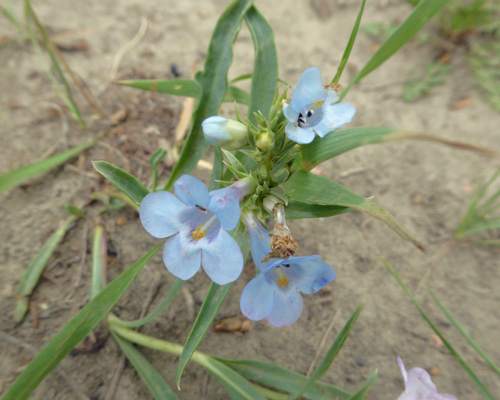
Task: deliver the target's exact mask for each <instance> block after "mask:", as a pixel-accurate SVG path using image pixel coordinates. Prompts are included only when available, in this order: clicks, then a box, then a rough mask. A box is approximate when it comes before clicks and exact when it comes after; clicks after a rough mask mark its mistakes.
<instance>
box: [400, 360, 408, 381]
mask: <svg viewBox="0 0 500 400" xmlns="http://www.w3.org/2000/svg"><path fill="white" fill-rule="evenodd" d="M398 365H399V369H400V371H401V375H403V380H404V381H405V385H406V382H407V381H408V372H406V368H405V365H404V364H403V360H402V359H401V357H399V356H398Z"/></svg>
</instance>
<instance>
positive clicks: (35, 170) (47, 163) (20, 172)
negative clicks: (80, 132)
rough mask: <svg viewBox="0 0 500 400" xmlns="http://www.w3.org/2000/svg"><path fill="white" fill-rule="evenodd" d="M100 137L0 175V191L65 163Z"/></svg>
mask: <svg viewBox="0 0 500 400" xmlns="http://www.w3.org/2000/svg"><path fill="white" fill-rule="evenodd" d="M100 138H101V135H99V136H97V137H96V138H94V139H91V140H89V141H87V142H85V143H83V144H81V145H80V146H76V147H73V148H72V149H69V150H66V151H63V152H62V153H58V154H55V155H53V156H51V157H47V158H45V159H43V160H41V161H37V162H35V163H33V164H28V165H24V166H22V167H19V168H17V169H14V170H11V171H8V172H5V173H4V174H2V175H0V193H1V192H3V191H4V190H7V189H10V188H12V187H14V186H17V185H19V184H21V183H23V182H25V181H27V180H28V179H31V178H34V177H35V176H37V175H39V174H41V173H42V172H45V171H48V170H49V169H52V168H54V167H57V166H58V165H60V164H63V163H65V162H66V161H68V160H69V159H71V158H73V157H74V156H76V155H78V154H79V153H81V152H82V151H83V150H85V149H88V148H89V147H91V146H93V145H94V144H95V143H96V142H97V141H98V140H99V139H100Z"/></svg>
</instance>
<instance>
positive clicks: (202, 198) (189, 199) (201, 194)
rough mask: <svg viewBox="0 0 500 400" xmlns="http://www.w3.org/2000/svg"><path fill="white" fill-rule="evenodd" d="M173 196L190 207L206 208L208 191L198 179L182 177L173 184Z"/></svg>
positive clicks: (188, 176)
mask: <svg viewBox="0 0 500 400" xmlns="http://www.w3.org/2000/svg"><path fill="white" fill-rule="evenodd" d="M174 190H175V194H176V195H177V197H178V198H179V199H181V200H182V201H183V202H184V203H185V204H187V205H188V206H190V207H194V206H199V207H203V208H205V209H206V208H207V207H208V200H209V195H208V189H207V187H206V186H205V184H204V183H203V182H202V181H200V180H199V179H197V178H195V177H194V176H191V175H182V176H181V177H180V178H179V179H177V180H176V181H175V183H174Z"/></svg>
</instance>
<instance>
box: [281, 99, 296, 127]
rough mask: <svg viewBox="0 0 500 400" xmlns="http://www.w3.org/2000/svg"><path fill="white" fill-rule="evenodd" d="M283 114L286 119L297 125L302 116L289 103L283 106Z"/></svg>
mask: <svg viewBox="0 0 500 400" xmlns="http://www.w3.org/2000/svg"><path fill="white" fill-rule="evenodd" d="M283 114H284V115H285V117H286V119H287V120H289V121H290V122H292V123H296V122H297V121H298V119H299V116H300V112H299V111H295V110H294V109H293V107H292V106H290V104H287V103H285V104H283Z"/></svg>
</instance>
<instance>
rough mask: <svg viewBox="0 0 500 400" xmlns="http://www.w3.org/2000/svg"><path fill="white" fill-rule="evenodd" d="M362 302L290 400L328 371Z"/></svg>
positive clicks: (349, 331)
mask: <svg viewBox="0 0 500 400" xmlns="http://www.w3.org/2000/svg"><path fill="white" fill-rule="evenodd" d="M363 306H364V304H361V305H360V306H359V307H358V308H357V309H356V311H355V312H354V314H352V316H351V318H349V320H348V321H347V323H346V324H345V326H344V328H343V329H342V331H341V332H340V333H339V334H338V336H337V337H336V339H335V341H334V342H333V344H332V345H331V346H330V348H329V349H328V351H327V352H326V355H325V357H324V358H323V360H321V362H320V363H319V365H318V367H317V368H316V369H315V370H314V372H313V373H312V375H311V376H310V377H309V379H308V380H307V382H306V383H305V384H304V385H303V386H301V387H300V388H299V390H296V391H295V392H293V394H292V395H291V396H290V400H296V399H298V398H299V397H301V396H302V395H303V394H304V393H305V392H306V390H307V389H309V388H310V387H311V386H312V385H313V384H314V383H315V382H316V381H318V380H320V379H321V378H322V376H323V375H325V373H326V372H327V371H328V369H329V368H330V365H332V362H333V360H335V357H337V355H338V354H339V352H340V350H341V349H342V346H344V343H345V341H346V340H347V338H348V337H349V334H350V333H351V329H352V328H353V326H354V324H355V323H356V320H357V319H358V317H359V314H361V310H362V309H363Z"/></svg>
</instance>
